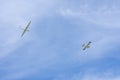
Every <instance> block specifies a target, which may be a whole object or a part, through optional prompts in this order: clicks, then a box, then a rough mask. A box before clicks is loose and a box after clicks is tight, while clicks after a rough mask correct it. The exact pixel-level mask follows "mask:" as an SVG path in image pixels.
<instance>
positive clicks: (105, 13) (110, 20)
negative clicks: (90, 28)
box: [60, 3, 120, 28]
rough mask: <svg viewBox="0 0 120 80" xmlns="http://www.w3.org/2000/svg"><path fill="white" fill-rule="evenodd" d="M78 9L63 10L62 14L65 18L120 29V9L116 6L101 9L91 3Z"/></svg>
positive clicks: (101, 7)
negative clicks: (68, 17)
mask: <svg viewBox="0 0 120 80" xmlns="http://www.w3.org/2000/svg"><path fill="white" fill-rule="evenodd" d="M93 7H96V9H94V8H93ZM76 8H77V9H72V8H62V9H60V12H61V14H62V15H63V16H70V17H75V18H77V19H78V18H80V19H83V20H86V21H88V22H91V23H95V24H98V25H102V26H104V27H108V28H110V27H111V28H115V27H116V28H120V27H119V26H120V23H119V21H120V19H119V16H120V9H119V7H118V6H116V5H112V6H111V7H110V6H107V4H106V5H104V6H103V5H101V6H99V7H97V6H92V7H91V5H89V3H86V4H83V5H81V6H80V7H76Z"/></svg>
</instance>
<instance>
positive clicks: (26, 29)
mask: <svg viewBox="0 0 120 80" xmlns="http://www.w3.org/2000/svg"><path fill="white" fill-rule="evenodd" d="M30 24H31V21H30V22H29V23H28V24H27V26H26V27H25V29H24V31H23V32H22V35H21V37H23V35H24V34H25V33H26V31H29V30H28V28H29V26H30Z"/></svg>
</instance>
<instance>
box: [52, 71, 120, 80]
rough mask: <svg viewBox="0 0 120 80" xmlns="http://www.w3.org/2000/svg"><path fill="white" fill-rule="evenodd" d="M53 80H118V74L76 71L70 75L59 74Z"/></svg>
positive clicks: (119, 76)
mask: <svg viewBox="0 0 120 80" xmlns="http://www.w3.org/2000/svg"><path fill="white" fill-rule="evenodd" d="M54 80H120V75H114V74H113V73H112V72H104V73H96V74H95V73H85V74H81V73H76V74H73V75H71V76H67V75H59V76H58V77H56V78H55V79H54Z"/></svg>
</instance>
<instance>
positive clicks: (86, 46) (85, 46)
mask: <svg viewBox="0 0 120 80" xmlns="http://www.w3.org/2000/svg"><path fill="white" fill-rule="evenodd" d="M91 43H92V42H91V41H89V42H88V43H87V44H86V45H85V44H83V45H82V47H83V50H86V49H87V48H89V47H90V44H91Z"/></svg>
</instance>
